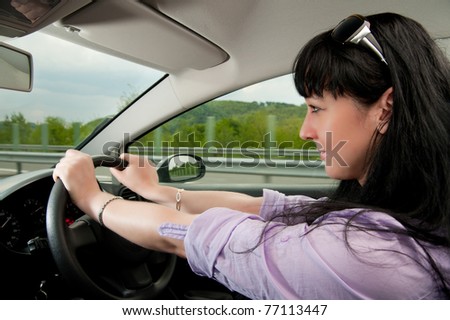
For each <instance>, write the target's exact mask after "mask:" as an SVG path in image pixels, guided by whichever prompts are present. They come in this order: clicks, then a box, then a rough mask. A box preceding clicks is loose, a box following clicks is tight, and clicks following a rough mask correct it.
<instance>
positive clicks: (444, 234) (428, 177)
mask: <svg viewBox="0 0 450 320" xmlns="http://www.w3.org/2000/svg"><path fill="white" fill-rule="evenodd" d="M366 19H367V20H368V21H369V22H370V24H371V25H370V29H371V31H372V33H373V35H374V36H375V38H376V39H377V40H378V42H379V43H380V45H381V47H382V48H383V52H384V56H385V58H386V60H387V62H388V65H386V64H384V63H383V62H381V61H380V59H379V58H378V57H377V56H376V55H374V54H373V53H372V52H371V51H370V50H368V49H366V48H364V47H362V46H360V45H356V44H347V43H346V44H341V43H338V42H336V41H334V40H333V39H332V38H331V30H330V31H327V32H324V33H322V34H320V35H318V36H316V37H315V38H313V39H312V40H311V41H309V42H308V43H307V45H306V46H305V47H303V49H302V50H301V51H300V53H299V55H298V56H297V59H296V61H295V64H294V81H295V84H296V88H297V90H298V92H299V93H300V95H302V96H303V97H309V96H311V95H313V94H314V95H318V96H322V95H323V92H324V91H327V92H330V93H331V94H333V95H334V96H335V97H339V96H344V95H345V96H349V97H351V98H353V99H355V100H356V101H358V102H359V104H360V105H363V106H367V107H369V106H370V105H372V104H373V103H374V102H376V101H377V100H378V99H379V98H380V97H381V95H382V94H383V93H384V92H385V91H386V90H387V89H388V88H390V87H392V88H393V110H392V115H391V117H390V120H389V125H388V127H387V130H386V132H385V133H384V134H379V133H375V136H374V143H373V145H372V150H371V152H370V153H369V155H368V174H367V178H366V182H365V183H364V185H360V184H359V183H358V181H356V180H348V181H341V182H340V185H339V186H338V188H337V190H336V192H335V193H334V194H333V195H332V196H331V197H330V199H329V201H325V202H323V201H322V202H317V203H314V204H313V205H311V206H308V207H303V208H304V209H303V210H302V212H301V213H302V214H304V215H305V218H306V221H308V222H310V223H313V221H316V222H317V221H321V219H317V218H319V217H321V216H323V215H325V214H327V213H329V212H330V211H334V210H342V209H345V208H352V207H353V208H354V207H363V208H368V209H369V208H370V209H375V210H378V211H383V212H386V213H388V214H389V215H391V216H392V217H394V218H395V219H397V220H398V221H399V222H400V223H401V224H402V225H403V226H404V227H405V229H402V230H400V229H399V230H390V232H396V233H406V234H407V235H408V236H410V237H412V238H413V239H415V240H416V241H417V243H419V244H423V243H427V244H432V245H436V246H442V247H444V248H449V247H450V187H449V185H450V172H449V170H450V139H449V137H450V63H449V61H448V59H447V58H446V56H445V55H444V53H443V52H442V50H441V49H440V48H439V47H438V46H437V44H436V42H435V41H434V40H433V39H432V38H431V37H430V35H429V34H428V33H427V31H426V30H425V29H424V28H423V27H422V26H421V25H420V24H419V23H417V22H416V21H414V20H411V19H409V18H406V17H403V16H400V15H398V14H393V13H383V14H377V15H372V16H367V17H366ZM296 214H298V212H297V213H296ZM350 223H351V222H349V224H350ZM422 247H423V245H422ZM428 260H429V264H430V265H431V267H432V269H433V270H434V271H435V274H436V275H437V278H438V279H439V282H440V283H441V285H442V287H443V290H444V292H445V293H446V294H447V295H448V296H450V288H449V287H450V284H449V282H450V279H446V276H444V275H443V274H442V272H441V271H440V270H439V266H437V264H436V262H435V261H434V260H433V258H432V257H431V255H429V254H428ZM447 277H448V276H447Z"/></svg>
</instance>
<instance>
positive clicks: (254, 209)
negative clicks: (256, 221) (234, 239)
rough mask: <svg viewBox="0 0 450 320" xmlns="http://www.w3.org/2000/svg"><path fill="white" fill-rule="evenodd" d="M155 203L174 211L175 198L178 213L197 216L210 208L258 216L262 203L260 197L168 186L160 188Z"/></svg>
mask: <svg viewBox="0 0 450 320" xmlns="http://www.w3.org/2000/svg"><path fill="white" fill-rule="evenodd" d="M159 188H160V191H159V192H158V196H157V198H156V199H154V201H155V202H157V203H159V204H162V205H164V206H167V207H169V208H174V209H176V207H177V198H178V200H179V204H178V206H179V208H180V211H182V212H185V213H190V214H199V213H202V212H204V211H206V210H208V209H210V208H214V207H226V208H229V209H233V210H239V211H242V212H247V213H252V214H258V213H259V210H260V208H261V204H262V201H263V198H262V197H252V196H249V195H246V194H242V193H237V192H227V191H197V190H195V191H191V190H181V189H177V188H174V187H169V186H160V187H159Z"/></svg>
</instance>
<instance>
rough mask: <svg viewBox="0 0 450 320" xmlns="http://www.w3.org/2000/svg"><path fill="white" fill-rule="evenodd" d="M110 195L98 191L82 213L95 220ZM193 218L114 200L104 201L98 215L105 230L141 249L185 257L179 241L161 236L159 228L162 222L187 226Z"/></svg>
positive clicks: (149, 205)
mask: <svg viewBox="0 0 450 320" xmlns="http://www.w3.org/2000/svg"><path fill="white" fill-rule="evenodd" d="M113 197H114V195H112V194H109V193H106V192H102V193H100V194H98V195H96V196H95V198H93V199H91V201H90V205H89V208H86V209H85V211H86V212H85V213H87V214H88V215H90V216H91V217H92V218H94V219H95V220H97V221H98V220H99V213H100V212H101V211H102V207H103V206H104V205H105V203H107V202H108V201H109V200H110V199H112V198H113ZM195 217H196V215H193V214H187V213H183V212H179V211H177V210H175V209H172V208H168V207H166V206H162V205H159V204H156V203H149V202H141V201H129V200H124V199H118V200H114V201H110V202H108V204H107V205H106V206H105V207H104V209H103V212H102V222H103V223H104V225H105V227H107V228H109V229H110V230H112V231H114V232H115V233H117V234H119V235H120V236H122V237H123V238H125V239H127V240H129V241H131V242H133V243H136V244H138V245H140V246H142V247H144V248H147V249H151V250H156V251H162V252H168V253H174V254H176V255H178V256H181V257H185V253H184V243H183V241H182V240H178V239H173V238H170V237H164V236H161V235H160V233H159V228H160V226H161V225H162V224H165V223H174V224H178V225H185V226H189V225H190V224H191V222H192V221H193V220H194V218H195Z"/></svg>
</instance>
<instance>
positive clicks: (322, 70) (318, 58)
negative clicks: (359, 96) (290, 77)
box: [294, 32, 349, 98]
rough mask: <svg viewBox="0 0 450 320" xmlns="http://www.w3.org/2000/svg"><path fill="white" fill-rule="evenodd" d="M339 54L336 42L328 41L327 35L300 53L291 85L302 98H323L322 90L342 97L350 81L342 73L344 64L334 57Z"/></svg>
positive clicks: (328, 36)
mask: <svg viewBox="0 0 450 320" xmlns="http://www.w3.org/2000/svg"><path fill="white" fill-rule="evenodd" d="M327 38H329V39H330V41H327V40H328V39H327ZM338 45H340V44H338ZM338 51H339V48H338V47H337V46H336V43H335V41H332V40H331V38H330V32H326V33H323V34H321V35H320V36H318V37H316V38H315V39H314V40H313V41H311V42H310V43H308V45H306V46H305V47H304V48H303V50H301V51H300V53H299V55H298V56H297V59H296V62H295V64H294V74H295V78H294V82H295V86H296V89H297V91H298V92H299V94H300V95H301V96H303V97H305V98H307V97H310V96H312V95H317V96H319V97H322V96H323V91H328V92H330V93H331V94H332V95H333V96H335V97H338V96H343V95H344V94H345V89H344V88H345V87H344V84H345V83H346V84H348V83H349V80H348V79H347V77H346V75H345V72H343V71H342V69H343V68H342V66H343V65H345V63H343V61H342V59H340V57H339V55H337V52H338Z"/></svg>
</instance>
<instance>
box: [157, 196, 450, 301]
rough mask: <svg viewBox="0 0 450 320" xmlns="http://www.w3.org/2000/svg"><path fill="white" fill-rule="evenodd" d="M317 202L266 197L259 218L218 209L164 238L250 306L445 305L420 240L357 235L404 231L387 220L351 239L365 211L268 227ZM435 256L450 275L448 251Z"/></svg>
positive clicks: (374, 218)
mask: <svg viewBox="0 0 450 320" xmlns="http://www.w3.org/2000/svg"><path fill="white" fill-rule="evenodd" d="M312 201H323V199H322V200H321V199H319V200H315V199H312V198H309V197H305V196H285V195H283V194H281V193H279V192H276V191H272V190H264V201H263V204H262V207H261V211H260V215H252V214H247V213H243V212H239V211H235V210H231V209H227V208H211V209H209V210H207V211H205V212H204V213H203V214H201V215H200V216H199V217H198V218H196V219H195V220H194V221H193V223H192V224H191V225H190V226H189V227H187V226H180V225H173V224H165V225H162V226H161V227H160V233H161V234H162V235H164V236H168V237H174V238H178V239H184V243H185V250H186V256H187V259H188V262H189V265H190V266H191V268H192V270H193V271H194V272H195V273H197V274H199V275H203V276H207V277H210V278H213V279H215V280H217V281H218V282H220V283H222V284H223V285H225V286H226V287H228V288H229V289H230V290H233V291H237V292H239V293H241V294H243V295H244V296H246V297H249V298H251V299H324V300H329V299H439V298H444V296H443V294H442V293H441V291H440V290H439V287H438V285H437V283H436V281H435V279H434V276H433V274H432V273H431V272H430V267H429V266H428V262H427V261H426V258H425V253H424V250H423V249H422V248H421V247H420V246H419V245H418V244H417V243H416V242H415V241H414V240H412V239H411V238H410V237H407V236H404V235H398V234H392V233H383V232H381V231H367V230H362V229H358V227H359V226H361V227H370V226H376V227H377V229H380V228H382V229H384V228H385V229H390V228H391V227H397V228H398V227H401V225H400V224H399V223H398V222H397V221H396V220H395V219H393V218H392V217H390V216H389V215H387V214H384V213H381V212H374V211H366V212H364V213H362V214H360V215H358V216H357V217H356V218H355V219H354V220H353V221H352V227H350V229H349V230H348V232H347V233H345V232H344V231H345V228H346V227H345V224H346V222H347V221H348V220H349V218H351V217H353V216H354V215H355V213H358V212H360V211H361V210H362V209H357V208H356V209H346V210H342V211H338V212H331V213H329V214H327V215H326V216H324V220H323V224H322V225H321V226H320V227H317V228H314V226H310V225H308V224H306V223H304V222H303V221H301V220H299V221H296V224H295V225H290V226H287V225H286V224H285V223H284V222H283V221H281V219H279V218H276V219H274V220H272V221H270V222H268V221H269V220H271V219H272V218H273V217H275V216H276V215H277V214H280V213H283V212H288V211H292V210H295V208H298V207H299V206H302V205H307V204H308V203H310V202H312ZM261 235H263V241H262V242H261V241H260V239H261ZM347 243H348V244H349V245H347ZM429 251H430V253H431V254H432V255H433V258H435V259H436V260H437V261H438V264H439V265H440V266H441V267H442V268H441V270H443V272H444V275H445V276H450V262H449V260H450V259H449V252H448V251H443V250H439V249H436V248H431V249H429Z"/></svg>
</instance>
